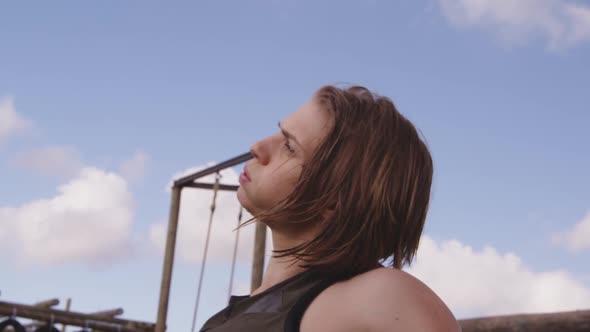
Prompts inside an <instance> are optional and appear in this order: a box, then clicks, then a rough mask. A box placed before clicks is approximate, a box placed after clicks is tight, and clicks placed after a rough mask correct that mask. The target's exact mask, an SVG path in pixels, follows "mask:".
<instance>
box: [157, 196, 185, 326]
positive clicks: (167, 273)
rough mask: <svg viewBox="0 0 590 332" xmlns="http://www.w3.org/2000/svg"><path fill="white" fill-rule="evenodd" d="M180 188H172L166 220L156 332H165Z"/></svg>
mask: <svg viewBox="0 0 590 332" xmlns="http://www.w3.org/2000/svg"><path fill="white" fill-rule="evenodd" d="M181 190H182V187H173V188H172V199H171V200H172V201H171V204H170V215H169V219H168V233H167V237H166V251H165V252H164V264H163V267H162V283H161V285H160V301H159V304H158V317H157V320H156V332H164V331H166V317H167V315H168V300H169V299H170V284H171V282H172V265H173V263H174V249H175V248H176V232H177V230H178V213H179V210H180V193H181Z"/></svg>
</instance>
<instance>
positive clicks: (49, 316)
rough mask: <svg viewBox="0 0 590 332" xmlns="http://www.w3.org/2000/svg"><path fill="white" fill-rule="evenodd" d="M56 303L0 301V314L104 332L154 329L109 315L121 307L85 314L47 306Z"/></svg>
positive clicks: (113, 314)
mask: <svg viewBox="0 0 590 332" xmlns="http://www.w3.org/2000/svg"><path fill="white" fill-rule="evenodd" d="M58 303H59V300H56V299H54V300H49V301H45V302H42V303H38V304H36V305H26V304H20V303H12V302H4V301H0V316H8V317H11V316H15V317H21V318H29V319H33V320H37V321H42V322H47V323H52V324H64V325H69V326H78V327H81V328H91V329H93V330H95V331H104V332H153V331H154V330H155V325H154V324H153V323H148V322H141V321H136V320H127V319H119V318H113V317H111V316H115V315H117V314H120V313H122V311H123V310H122V309H115V310H114V311H109V312H98V313H92V314H87V313H81V312H73V311H65V310H58V309H51V308H49V307H51V306H53V305H56V304H58Z"/></svg>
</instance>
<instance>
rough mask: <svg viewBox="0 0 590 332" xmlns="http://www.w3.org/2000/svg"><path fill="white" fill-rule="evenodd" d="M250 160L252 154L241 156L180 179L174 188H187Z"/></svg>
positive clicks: (175, 182)
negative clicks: (204, 178)
mask: <svg viewBox="0 0 590 332" xmlns="http://www.w3.org/2000/svg"><path fill="white" fill-rule="evenodd" d="M250 159H252V154H251V153H250V152H247V153H244V154H242V155H239V156H237V157H234V158H232V159H229V160H226V161H224V162H222V163H219V164H217V165H214V166H211V167H209V168H206V169H204V170H202V171H200V172H197V173H195V174H191V175H187V176H185V177H183V178H180V179H178V180H176V181H174V187H185V186H186V185H188V184H190V183H191V182H193V181H195V180H196V179H198V178H202V177H204V176H207V175H209V174H213V173H217V172H219V171H221V170H222V169H225V168H228V167H232V166H234V165H237V164H240V163H243V162H245V161H247V160H250Z"/></svg>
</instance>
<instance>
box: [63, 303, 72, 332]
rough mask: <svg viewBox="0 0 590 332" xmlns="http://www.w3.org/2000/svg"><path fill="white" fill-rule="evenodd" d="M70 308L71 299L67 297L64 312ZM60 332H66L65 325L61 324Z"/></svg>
mask: <svg viewBox="0 0 590 332" xmlns="http://www.w3.org/2000/svg"><path fill="white" fill-rule="evenodd" d="M71 306H72V299H71V298H69V297H68V299H67V300H66V311H70V307H71ZM61 332H66V324H62V326H61Z"/></svg>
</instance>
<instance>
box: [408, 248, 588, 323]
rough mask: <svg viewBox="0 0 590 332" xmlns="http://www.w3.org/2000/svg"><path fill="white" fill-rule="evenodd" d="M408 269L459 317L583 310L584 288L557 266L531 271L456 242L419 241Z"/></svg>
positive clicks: (585, 304)
mask: <svg viewBox="0 0 590 332" xmlns="http://www.w3.org/2000/svg"><path fill="white" fill-rule="evenodd" d="M417 258H418V259H417V261H416V262H415V263H414V264H413V265H412V267H411V268H410V269H409V270H408V272H410V273H411V274H413V275H415V276H417V277H418V278H419V279H421V280H422V281H424V282H425V283H426V284H427V285H428V286H429V287H431V288H432V289H433V290H434V291H435V292H436V293H437V294H438V295H439V296H440V297H441V298H442V299H443V300H444V301H445V303H447V304H448V305H449V307H450V308H451V310H452V311H453V312H454V313H455V315H457V316H459V317H473V316H481V315H501V314H514V313H525V312H554V311H565V310H577V309H587V308H588V307H590V289H589V288H587V287H585V286H584V285H583V284H582V283H581V282H579V281H577V280H576V279H574V278H573V277H572V276H571V275H570V274H569V273H567V272H566V271H562V270H554V271H545V272H534V271H531V270H530V269H529V268H528V267H526V266H525V265H524V264H523V263H522V261H521V260H520V258H518V257H517V256H516V255H514V254H511V253H507V254H500V253H498V252H497V251H496V250H495V249H494V248H490V247H487V248H484V249H483V250H481V251H476V250H474V249H473V248H471V247H470V246H467V245H465V244H462V243H460V242H458V241H446V242H442V243H436V242H435V241H433V240H432V239H431V238H429V237H428V236H425V237H423V239H422V240H421V244H420V248H419V250H418V256H417Z"/></svg>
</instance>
